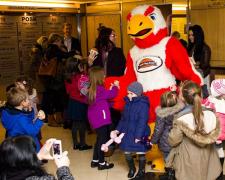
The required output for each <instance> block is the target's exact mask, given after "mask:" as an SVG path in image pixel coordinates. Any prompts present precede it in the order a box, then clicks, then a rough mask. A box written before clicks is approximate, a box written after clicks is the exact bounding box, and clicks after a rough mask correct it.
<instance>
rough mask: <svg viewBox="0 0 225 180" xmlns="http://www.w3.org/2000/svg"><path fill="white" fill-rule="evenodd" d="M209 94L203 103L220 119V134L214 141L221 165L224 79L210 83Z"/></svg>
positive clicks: (223, 127)
mask: <svg viewBox="0 0 225 180" xmlns="http://www.w3.org/2000/svg"><path fill="white" fill-rule="evenodd" d="M210 90H211V95H210V96H209V97H208V98H207V99H205V100H204V101H203V105H204V106H205V107H207V108H211V109H213V110H214V111H215V113H216V115H217V117H218V119H219V121H220V129H221V130H220V135H219V137H218V140H217V141H216V149H217V152H218V155H219V158H220V162H221V165H222V167H223V162H224V151H223V146H222V141H224V140H225V79H215V80H213V81H212V83H211V87H210Z"/></svg>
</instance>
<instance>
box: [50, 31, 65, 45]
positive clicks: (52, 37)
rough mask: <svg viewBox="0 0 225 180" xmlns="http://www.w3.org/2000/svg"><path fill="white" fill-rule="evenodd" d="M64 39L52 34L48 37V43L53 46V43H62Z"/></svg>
mask: <svg viewBox="0 0 225 180" xmlns="http://www.w3.org/2000/svg"><path fill="white" fill-rule="evenodd" d="M62 40H63V38H62V36H60V35H59V34H57V33H51V34H50V35H49V37H48V43H49V44H51V43H54V42H56V41H62Z"/></svg>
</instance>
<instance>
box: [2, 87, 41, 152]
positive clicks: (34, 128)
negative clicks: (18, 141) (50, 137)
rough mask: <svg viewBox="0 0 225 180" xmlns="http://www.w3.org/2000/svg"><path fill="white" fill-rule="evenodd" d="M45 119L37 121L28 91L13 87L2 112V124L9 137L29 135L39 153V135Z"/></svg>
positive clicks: (8, 93) (39, 118)
mask: <svg viewBox="0 0 225 180" xmlns="http://www.w3.org/2000/svg"><path fill="white" fill-rule="evenodd" d="M24 109H25V110H24ZM27 109H28V110H27ZM29 110H30V111H29ZM43 118H44V117H42V116H41V117H38V118H37V119H36V117H35V114H34V110H33V109H32V108H31V106H30V104H29V95H28V93H27V91H26V90H24V89H21V88H18V87H12V88H11V89H10V90H9V91H8V92H7V104H6V107H5V108H4V109H3V111H2V124H3V126H4V128H5V129H6V131H7V135H8V136H9V137H15V136H19V135H29V136H31V137H32V138H33V139H34V141H35V143H36V150H37V151H39V150H40V143H39V141H38V137H37V135H38V133H39V132H40V129H41V127H42V126H43V122H42V121H41V120H42V119H43Z"/></svg>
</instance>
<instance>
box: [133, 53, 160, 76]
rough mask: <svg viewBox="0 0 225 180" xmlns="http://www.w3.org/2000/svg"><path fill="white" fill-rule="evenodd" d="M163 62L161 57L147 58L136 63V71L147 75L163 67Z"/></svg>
mask: <svg viewBox="0 0 225 180" xmlns="http://www.w3.org/2000/svg"><path fill="white" fill-rule="evenodd" d="M162 64H163V60H162V59H161V58H160V57H159V56H145V57H142V58H140V59H139V60H137V61H136V71H137V72H139V73H145V72H149V71H154V70H156V69H158V68H159V67H161V66H162Z"/></svg>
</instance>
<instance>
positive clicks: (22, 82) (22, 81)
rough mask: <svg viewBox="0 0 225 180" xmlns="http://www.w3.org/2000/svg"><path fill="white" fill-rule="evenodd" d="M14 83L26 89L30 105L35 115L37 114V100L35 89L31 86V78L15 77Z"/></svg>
mask: <svg viewBox="0 0 225 180" xmlns="http://www.w3.org/2000/svg"><path fill="white" fill-rule="evenodd" d="M15 85H16V86H17V87H20V88H22V89H25V90H27V92H28V94H29V100H30V105H31V107H32V108H33V109H34V113H35V115H37V114H38V109H37V103H38V102H39V101H38V96H37V90H36V89H35V88H34V87H33V82H32V80H31V79H30V78H27V77H23V76H22V77H19V78H17V80H16V83H15Z"/></svg>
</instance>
